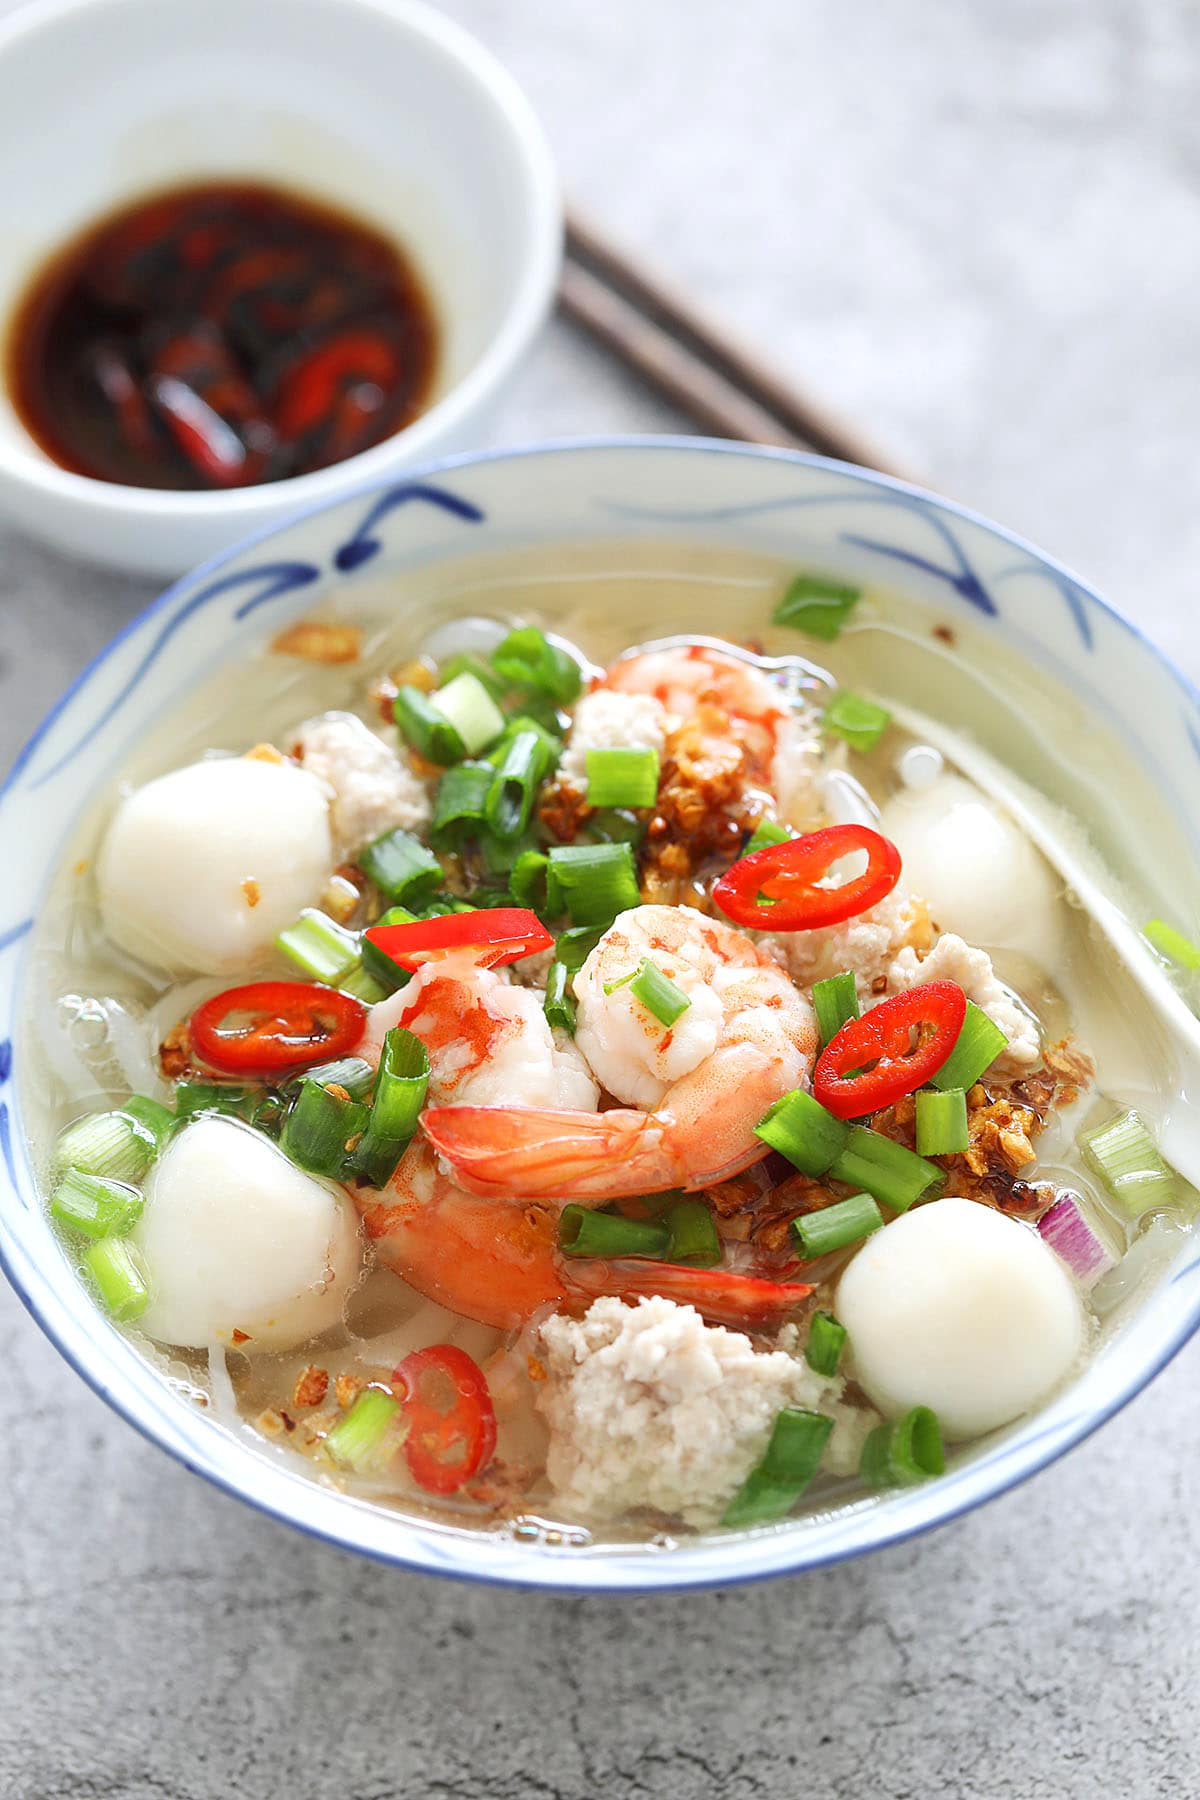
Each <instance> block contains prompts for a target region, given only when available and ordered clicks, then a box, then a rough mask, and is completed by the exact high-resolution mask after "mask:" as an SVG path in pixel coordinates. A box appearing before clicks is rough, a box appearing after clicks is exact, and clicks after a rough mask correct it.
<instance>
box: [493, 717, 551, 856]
mask: <svg viewBox="0 0 1200 1800" xmlns="http://www.w3.org/2000/svg"><path fill="white" fill-rule="evenodd" d="M549 766H550V763H549V758H548V756H547V754H546V750H545V746H544V745H543V743H542V737H541V735H540V734H539V733H538V732H536V731H518V732H517V733H516V735H515V736H514V737H512V738H511V739H510V740H509V743H508V745H507V747H506V748H505V751H504V755H503V756H502V757H501V758H500V761H499V762H498V763H497V764H496V767H495V772H494V773H493V775H492V778H491V781H490V782H489V783H488V791H487V799H486V802H485V805H484V816H485V818H486V820H487V823H488V825H489V827H490V828H491V830H492V831H494V832H495V834H496V836H497V837H501V838H515V837H519V836H520V835H521V833H522V832H523V831H524V830H525V827H526V826H527V825H528V824H529V819H530V815H531V814H532V812H533V803H534V801H535V800H536V799H537V793H538V789H539V787H540V786H541V784H542V782H543V781H544V780H545V777H546V771H547V769H548V768H549Z"/></svg>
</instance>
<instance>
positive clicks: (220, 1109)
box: [175, 1081, 263, 1120]
mask: <svg viewBox="0 0 1200 1800" xmlns="http://www.w3.org/2000/svg"><path fill="white" fill-rule="evenodd" d="M262 1093H263V1091H262V1089H261V1087H248V1086H244V1085H243V1084H242V1083H240V1082H233V1081H181V1082H180V1083H179V1085H178V1086H177V1087H176V1089H175V1114H176V1118H177V1119H179V1120H183V1119H190V1118H192V1117H194V1115H195V1114H196V1113H213V1112H215V1113H225V1114H226V1115H227V1116H228V1117H230V1118H234V1119H250V1118H252V1117H253V1115H254V1110H255V1108H256V1107H257V1106H258V1104H259V1102H260V1100H261V1099H262Z"/></svg>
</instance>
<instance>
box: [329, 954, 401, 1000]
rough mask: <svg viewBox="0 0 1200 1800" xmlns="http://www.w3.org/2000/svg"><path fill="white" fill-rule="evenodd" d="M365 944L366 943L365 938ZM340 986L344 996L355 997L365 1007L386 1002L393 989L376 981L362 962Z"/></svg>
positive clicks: (344, 978) (343, 977) (344, 976)
mask: <svg viewBox="0 0 1200 1800" xmlns="http://www.w3.org/2000/svg"><path fill="white" fill-rule="evenodd" d="M363 942H364V943H365V942H366V939H365V938H364V940H363ZM338 986H339V987H340V988H341V990H342V992H343V994H351V995H353V997H354V999H355V1000H361V1001H362V1003H363V1005H364V1006H374V1005H376V1004H377V1002H378V1001H380V1000H386V999H387V997H388V995H389V994H390V993H391V992H392V990H391V988H390V987H387V986H385V984H384V983H383V982H381V981H376V979H375V977H374V976H373V975H372V974H370V973H369V972H368V971H367V970H366V969H364V968H363V965H362V963H361V961H360V962H356V963H355V965H354V967H353V968H352V969H351V970H350V973H349V974H348V975H343V976H342V979H341V980H340V981H339V982H338Z"/></svg>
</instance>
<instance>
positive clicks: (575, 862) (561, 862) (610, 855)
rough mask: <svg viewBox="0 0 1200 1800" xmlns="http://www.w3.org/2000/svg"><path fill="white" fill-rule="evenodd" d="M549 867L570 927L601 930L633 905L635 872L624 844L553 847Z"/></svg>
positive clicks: (636, 893) (638, 898)
mask: <svg viewBox="0 0 1200 1800" xmlns="http://www.w3.org/2000/svg"><path fill="white" fill-rule="evenodd" d="M550 867H551V868H552V869H553V871H554V875H555V878H556V879H557V881H558V883H559V886H560V888H561V891H562V896H563V900H564V902H565V904H566V908H567V911H568V913H569V914H570V916H571V923H572V924H573V925H600V926H602V927H603V928H604V929H605V930H607V929H608V927H609V926H610V925H611V924H612V922H613V920H614V919H615V918H616V917H617V915H618V913H623V912H626V911H628V909H629V908H630V907H631V906H636V905H637V904H638V902H639V900H640V898H641V896H640V894H639V893H638V884H637V871H636V869H635V867H634V861H633V851H632V850H631V849H630V847H629V845H628V844H556V845H555V846H554V848H553V849H552V850H551V851H550Z"/></svg>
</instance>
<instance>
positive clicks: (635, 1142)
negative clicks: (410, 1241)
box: [421, 1106, 687, 1202]
mask: <svg viewBox="0 0 1200 1800" xmlns="http://www.w3.org/2000/svg"><path fill="white" fill-rule="evenodd" d="M421 1124H422V1127H423V1129H424V1132H425V1136H426V1137H427V1138H428V1139H429V1142H430V1143H431V1144H432V1145H433V1147H434V1149H435V1150H436V1151H437V1152H438V1154H439V1155H440V1156H442V1157H444V1158H445V1160H446V1162H447V1163H449V1165H450V1167H451V1169H452V1170H453V1171H454V1179H455V1181H456V1182H458V1184H459V1185H460V1186H461V1187H464V1188H466V1190H467V1192H468V1193H471V1194H480V1195H483V1196H484V1197H486V1198H491V1199H506V1200H516V1199H524V1200H547V1199H558V1200H564V1201H566V1200H594V1201H597V1202H599V1201H604V1200H618V1199H621V1198H622V1197H623V1196H625V1195H630V1194H654V1193H661V1192H663V1191H664V1190H665V1189H667V1188H671V1187H681V1186H683V1185H684V1184H685V1182H686V1175H687V1172H686V1170H685V1169H684V1168H683V1167H682V1166H681V1164H680V1163H679V1161H678V1159H677V1158H676V1157H675V1155H674V1154H673V1152H672V1148H671V1142H670V1133H669V1132H668V1131H667V1130H666V1129H665V1128H664V1126H663V1123H662V1121H661V1119H657V1118H655V1116H654V1115H653V1114H651V1113H639V1112H632V1111H628V1110H626V1109H625V1108H620V1107H618V1108H614V1109H613V1110H612V1111H611V1112H604V1113H583V1112H567V1111H563V1110H558V1109H554V1108H550V1107H519V1108H513V1109H511V1110H510V1109H509V1108H507V1107H502V1106H434V1107H430V1108H429V1109H428V1111H427V1112H426V1113H425V1114H424V1116H423V1118H422V1120H421Z"/></svg>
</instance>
